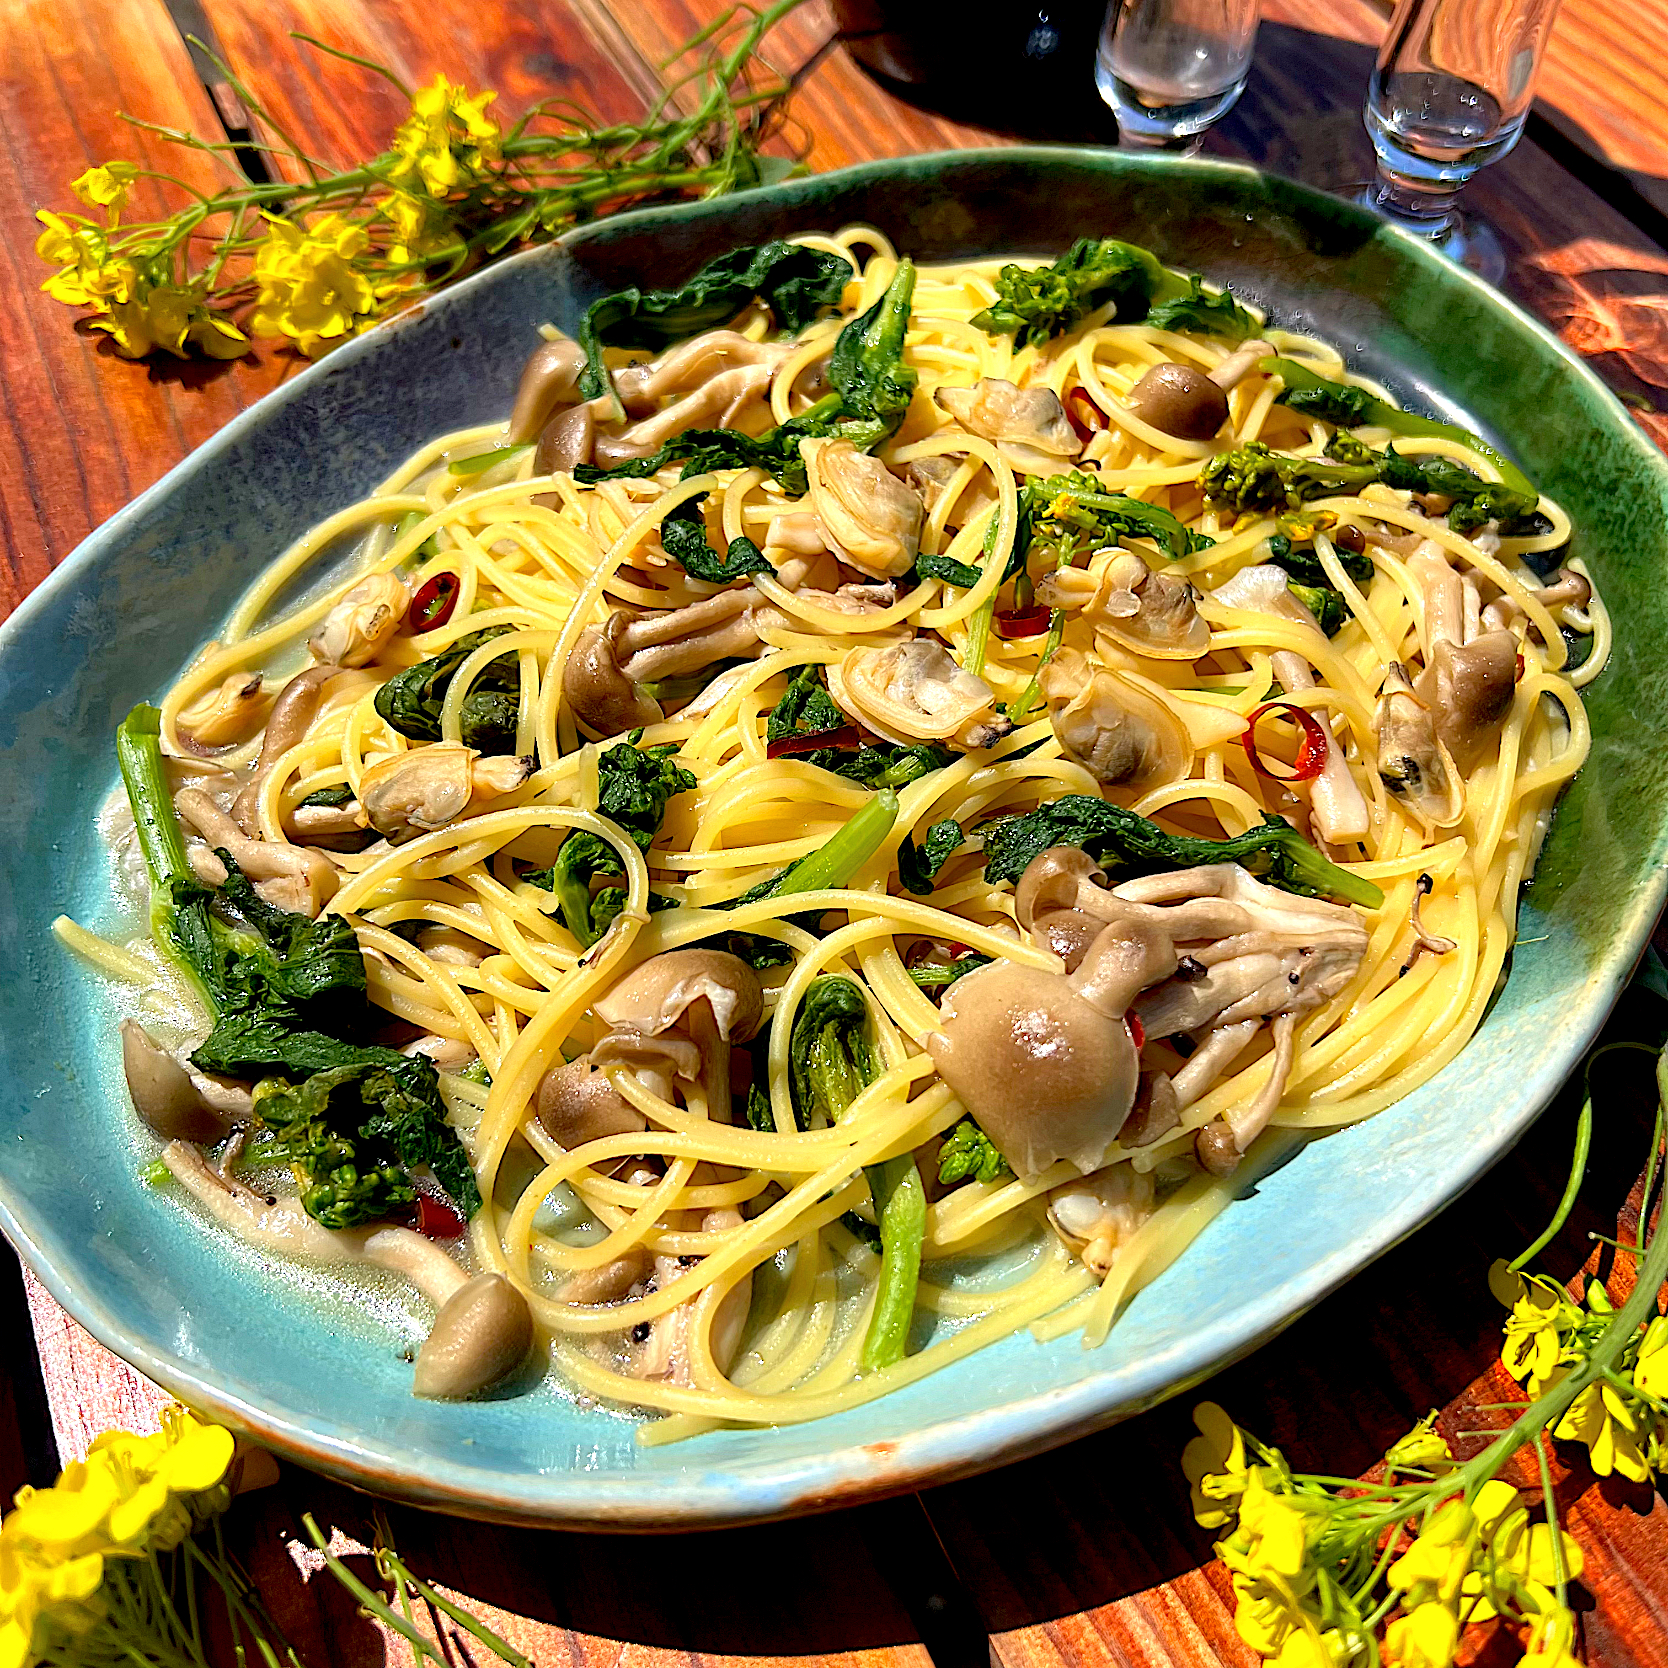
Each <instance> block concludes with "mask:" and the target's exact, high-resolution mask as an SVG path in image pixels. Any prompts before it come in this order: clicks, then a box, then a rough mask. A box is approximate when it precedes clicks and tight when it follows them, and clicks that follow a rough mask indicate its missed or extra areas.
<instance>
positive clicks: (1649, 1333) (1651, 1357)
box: [1633, 1315, 1668, 1402]
mask: <svg viewBox="0 0 1668 1668" xmlns="http://www.w3.org/2000/svg"><path fill="white" fill-rule="evenodd" d="M1633 1382H1634V1383H1635V1384H1636V1385H1638V1386H1639V1388H1640V1389H1641V1390H1643V1391H1644V1392H1645V1394H1646V1395H1647V1396H1652V1397H1654V1398H1655V1399H1656V1400H1657V1401H1659V1402H1668V1315H1657V1316H1656V1317H1655V1318H1654V1319H1653V1320H1652V1321H1651V1324H1650V1325H1649V1326H1647V1327H1646V1328H1645V1336H1644V1337H1643V1338H1641V1339H1640V1340H1639V1357H1638V1359H1637V1360H1636V1361H1635V1362H1634V1364H1633Z"/></svg>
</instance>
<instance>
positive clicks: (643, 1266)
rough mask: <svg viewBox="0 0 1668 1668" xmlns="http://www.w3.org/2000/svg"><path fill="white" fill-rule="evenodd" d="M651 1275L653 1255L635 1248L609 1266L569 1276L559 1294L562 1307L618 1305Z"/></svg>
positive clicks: (605, 1265) (638, 1246)
mask: <svg viewBox="0 0 1668 1668" xmlns="http://www.w3.org/2000/svg"><path fill="white" fill-rule="evenodd" d="M653 1272H654V1253H653V1252H652V1251H650V1250H649V1249H648V1248H647V1247H646V1246H642V1245H634V1246H632V1248H631V1249H630V1250H629V1251H626V1252H624V1253H622V1254H621V1255H620V1256H618V1257H616V1258H615V1259H614V1260H613V1262H611V1263H603V1264H602V1265H601V1266H600V1267H598V1268H582V1269H579V1270H578V1271H577V1272H575V1273H573V1274H570V1275H569V1276H568V1278H567V1280H566V1281H565V1282H563V1285H562V1289H561V1291H560V1293H559V1294H558V1295H559V1297H560V1298H561V1300H562V1302H564V1303H618V1302H619V1301H620V1299H621V1298H623V1297H625V1296H627V1295H628V1294H629V1293H630V1291H631V1288H632V1287H633V1286H640V1285H643V1284H644V1283H645V1282H646V1281H647V1280H648V1278H649V1276H650V1274H652V1273H653Z"/></svg>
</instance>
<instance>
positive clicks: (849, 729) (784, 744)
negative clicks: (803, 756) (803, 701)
mask: <svg viewBox="0 0 1668 1668" xmlns="http://www.w3.org/2000/svg"><path fill="white" fill-rule="evenodd" d="M862 745H863V738H862V736H861V735H859V734H858V731H857V726H856V725H855V724H842V725H841V726H840V727H839V728H838V729H837V730H812V731H810V732H809V734H807V735H802V736H778V737H777V738H776V739H775V740H774V741H769V742H766V743H765V757H766V758H767V759H787V758H792V757H793V755H794V754H795V753H818V752H821V751H822V749H823V748H825V747H832V748H835V749H837V750H838V751H839V752H841V753H850V752H855V751H856V750H857V749H858V748H859V747H861V746H862Z"/></svg>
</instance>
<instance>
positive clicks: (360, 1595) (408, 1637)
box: [301, 1512, 452, 1668]
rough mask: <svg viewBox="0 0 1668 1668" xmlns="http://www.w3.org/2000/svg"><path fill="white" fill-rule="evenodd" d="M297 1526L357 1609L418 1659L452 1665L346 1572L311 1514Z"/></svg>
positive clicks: (446, 1666) (443, 1667) (448, 1667)
mask: <svg viewBox="0 0 1668 1668" xmlns="http://www.w3.org/2000/svg"><path fill="white" fill-rule="evenodd" d="M301 1524H302V1527H303V1528H304V1529H305V1530H306V1531H307V1533H308V1535H309V1536H310V1537H311V1539H312V1542H313V1545H314V1546H316V1547H317V1548H318V1550H319V1552H320V1553H321V1554H322V1556H323V1558H324V1567H325V1568H326V1569H327V1570H329V1571H330V1573H331V1574H332V1575H333V1576H335V1578H336V1579H337V1580H338V1581H339V1582H341V1584H342V1585H343V1586H344V1587H345V1588H347V1590H348V1591H349V1592H350V1593H351V1594H352V1595H353V1596H354V1597H355V1598H356V1599H358V1601H359V1604H360V1608H361V1609H363V1610H364V1612H365V1614H366V1615H368V1616H372V1617H374V1618H375V1619H376V1620H377V1621H379V1622H381V1623H382V1624H383V1625H384V1626H385V1627H391V1628H392V1629H393V1630H394V1631H395V1632H396V1633H397V1634H399V1636H400V1637H401V1638H402V1639H404V1640H405V1641H406V1642H407V1643H408V1644H409V1645H410V1646H411V1648H412V1649H413V1650H414V1651H416V1653H417V1655H418V1656H419V1657H427V1658H428V1659H429V1661H430V1662H434V1663H438V1664H439V1668H452V1664H451V1663H449V1662H448V1661H447V1660H446V1658H445V1657H444V1656H442V1655H441V1654H440V1652H439V1651H437V1650H436V1649H435V1648H434V1646H433V1645H432V1644H430V1643H429V1641H428V1640H427V1639H425V1638H424V1637H423V1635H422V1634H421V1633H420V1632H419V1631H418V1630H417V1629H416V1628H415V1627H414V1626H412V1624H411V1623H410V1622H408V1621H406V1619H405V1618H404V1617H403V1616H401V1615H400V1614H399V1613H398V1612H397V1611H396V1610H395V1609H393V1607H392V1606H391V1605H390V1604H389V1603H388V1601H387V1600H386V1599H385V1598H383V1597H382V1595H381V1594H380V1593H373V1592H372V1591H371V1589H370V1588H369V1587H367V1586H366V1585H365V1583H364V1582H363V1581H361V1580H360V1579H359V1577H358V1576H356V1575H355V1574H354V1573H353V1571H352V1570H350V1569H349V1568H348V1567H347V1565H346V1564H344V1563H343V1562H342V1561H341V1559H340V1558H338V1557H337V1556H336V1555H335V1554H334V1553H333V1552H332V1551H331V1550H330V1544H329V1542H328V1541H327V1540H326V1539H325V1537H324V1534H323V1532H322V1531H321V1530H320V1529H319V1526H318V1524H317V1523H315V1522H314V1521H313V1514H312V1513H311V1512H303V1513H302V1514H301Z"/></svg>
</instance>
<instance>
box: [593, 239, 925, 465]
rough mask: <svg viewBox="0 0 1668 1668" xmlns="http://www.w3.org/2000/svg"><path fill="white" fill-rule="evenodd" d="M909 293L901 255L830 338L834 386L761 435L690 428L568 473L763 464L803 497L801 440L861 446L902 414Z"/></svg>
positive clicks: (909, 374)
mask: <svg viewBox="0 0 1668 1668" xmlns="http://www.w3.org/2000/svg"><path fill="white" fill-rule="evenodd" d="M914 293H915V266H914V263H913V262H911V261H908V260H903V261H900V262H899V263H898V270H897V272H896V273H894V274H893V277H892V282H891V283H890V284H889V285H888V286H887V287H886V291H885V293H884V294H883V295H882V296H881V297H880V299H879V300H878V301H876V302H875V304H874V306H872V307H870V308H869V309H868V310H867V311H866V312H864V313H861V314H859V315H858V316H857V317H856V318H854V319H853V320H852V321H851V322H850V323H849V324H848V325H846V327H845V328H844V329H843V330H842V331H841V332H840V334H839V337H838V338H837V339H836V341H835V343H834V350H833V353H832V354H831V355H830V357H829V366H828V380H829V382H830V383H831V384H832V385H833V387H834V390H835V391H834V392H833V393H831V394H829V395H827V396H825V397H824V398H823V399H821V400H819V401H817V403H816V404H815V405H813V406H812V407H811V408H810V410H808V411H802V412H801V413H800V414H799V416H797V417H793V418H790V419H789V420H788V421H787V422H786V423H783V424H782V425H781V426H780V427H778V428H774V429H769V430H767V431H766V432H765V433H764V434H761V435H745V434H741V433H739V432H737V431H736V430H734V429H691V430H689V431H688V432H687V433H685V434H680V435H676V436H674V437H673V438H672V439H671V440H669V441H667V442H666V444H665V445H664V446H662V447H661V448H660V449H659V451H657V452H654V453H652V454H651V455H650V456H648V457H646V458H635V459H633V460H631V461H630V462H627V463H622V464H617V465H615V466H614V467H613V468H611V469H599V468H596V467H594V466H592V465H589V464H581V465H580V466H579V467H578V468H576V469H575V470H574V479H575V480H577V481H580V482H583V483H584V484H586V485H591V484H594V483H595V482H597V481H602V480H608V479H610V478H613V477H615V476H622V475H625V476H633V477H638V478H641V477H645V476H649V475H653V474H656V473H657V472H658V471H660V470H662V469H664V468H665V467H666V465H667V464H669V463H677V462H682V464H683V475H684V478H685V479H686V480H687V479H688V478H689V477H690V476H692V475H701V474H705V473H707V472H708V471H711V470H717V469H763V470H764V471H766V473H767V474H771V475H774V476H775V477H776V479H777V480H778V481H780V482H781V484H782V487H783V489H784V490H785V491H787V492H789V493H792V494H793V495H794V496H796V497H798V496H802V495H803V494H804V493H805V492H806V491H807V489H808V486H809V482H808V481H807V478H806V474H805V463H804V460H803V459H802V458H801V457H800V455H799V443H800V442H801V441H802V440H810V439H830V438H832V439H843V440H849V441H850V442H851V443H852V444H853V445H854V446H857V447H859V448H860V449H862V450H864V451H868V450H870V449H871V448H873V447H875V446H878V445H879V444H880V442H881V441H882V440H884V439H885V438H886V437H887V435H889V434H891V433H892V431H893V430H894V429H895V428H897V426H898V425H899V423H901V422H902V421H903V415H904V411H905V409H906V408H907V407H908V405H909V401H910V396H911V395H912V394H913V393H914V391H915V384H916V381H917V377H916V373H915V372H914V370H913V369H911V368H910V367H909V366H907V365H905V364H904V362H903V347H904V334H905V332H906V331H907V329H908V327H909V304H910V299H911V297H912V296H913V295H914Z"/></svg>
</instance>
